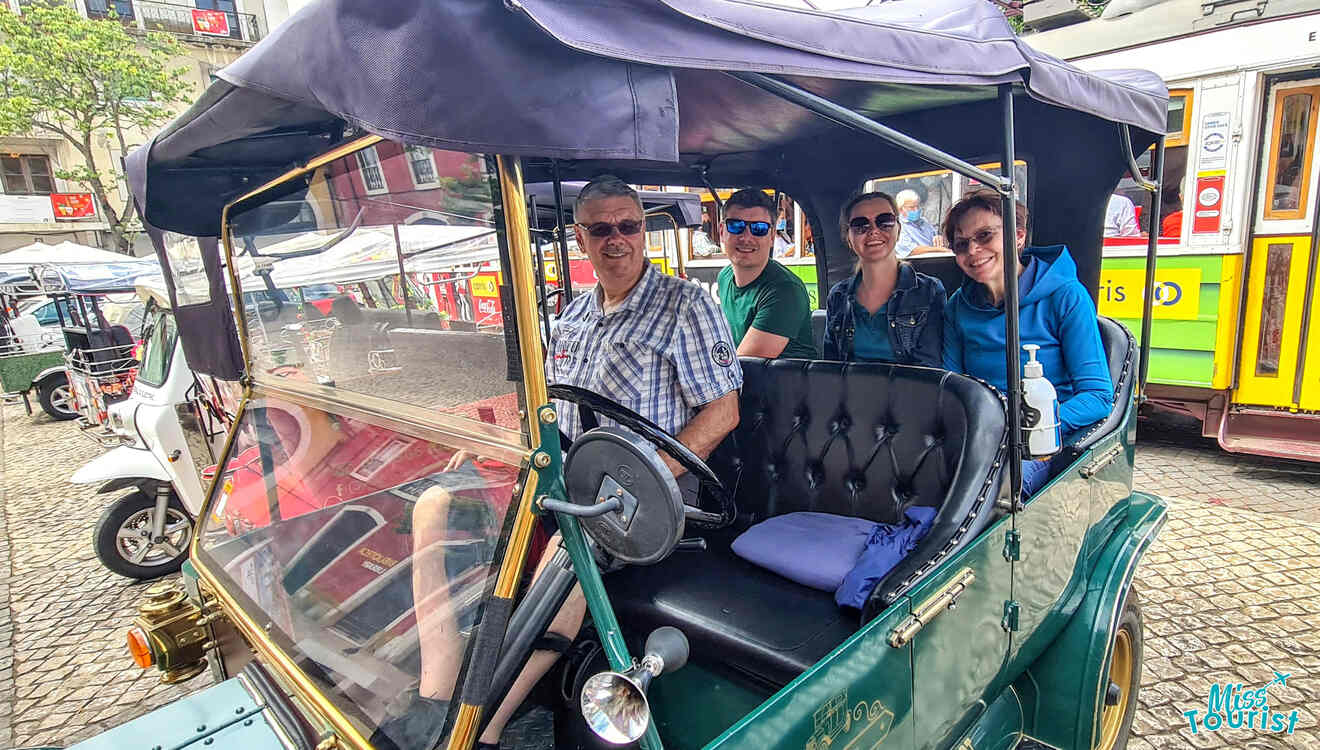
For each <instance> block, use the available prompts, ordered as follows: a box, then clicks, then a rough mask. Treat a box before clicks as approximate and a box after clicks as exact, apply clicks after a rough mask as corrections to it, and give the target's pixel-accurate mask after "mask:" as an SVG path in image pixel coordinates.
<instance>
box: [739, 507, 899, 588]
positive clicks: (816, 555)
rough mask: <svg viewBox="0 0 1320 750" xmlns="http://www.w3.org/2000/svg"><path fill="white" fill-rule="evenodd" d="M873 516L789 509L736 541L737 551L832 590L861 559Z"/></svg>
mask: <svg viewBox="0 0 1320 750" xmlns="http://www.w3.org/2000/svg"><path fill="white" fill-rule="evenodd" d="M875 527H876V524H875V522H874V521H868V520H866V519H864V518H850V517H848V516H836V515H834V514H833V513H809V512H801V513H785V514H784V515H782V516H774V517H773V518H767V519H766V520H764V521H762V522H760V523H758V524H756V525H755V526H753V527H751V528H750V529H748V530H746V531H744V532H743V533H742V534H739V535H738V538H737V539H735V540H733V553H734V554H735V555H737V556H739V557H741V558H742V559H744V560H746V561H747V562H750V563H752V564H754V565H759V566H760V567H762V568H765V569H766V570H769V571H772V572H774V573H778V574H779V575H781V576H783V577H785V578H787V579H788V580H790V581H793V582H794V583H800V584H802V585H803V586H809V587H811V588H813V589H819V590H820V591H830V592H833V591H834V590H835V589H837V588H839V584H840V583H841V582H842V581H843V577H844V576H846V575H848V571H850V570H852V569H853V566H854V565H856V564H857V558H859V557H861V555H862V550H864V549H866V542H867V540H869V539H870V538H871V532H872V531H874V530H875Z"/></svg>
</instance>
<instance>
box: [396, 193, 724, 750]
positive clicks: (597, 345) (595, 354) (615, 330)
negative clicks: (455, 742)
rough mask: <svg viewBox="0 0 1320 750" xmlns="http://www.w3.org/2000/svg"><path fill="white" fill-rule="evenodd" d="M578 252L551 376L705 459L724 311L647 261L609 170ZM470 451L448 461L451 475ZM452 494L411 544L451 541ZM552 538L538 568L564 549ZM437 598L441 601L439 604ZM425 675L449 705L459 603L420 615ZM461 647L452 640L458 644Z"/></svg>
mask: <svg viewBox="0 0 1320 750" xmlns="http://www.w3.org/2000/svg"><path fill="white" fill-rule="evenodd" d="M573 215H574V220H575V222H576V225H575V226H574V232H575V233H576V235H577V242H578V247H580V248H582V249H583V250H584V251H585V252H586V254H587V257H588V259H589V260H590V262H591V266H592V268H593V269H594V270H595V272H596V278H597V282H598V283H597V284H596V288H595V290H594V291H593V292H592V293H590V294H583V295H578V296H576V297H574V298H573V301H572V302H570V303H569V304H568V306H567V307H566V308H564V312H563V314H561V315H560V316H559V318H558V319H557V320H556V321H555V327H554V328H553V329H552V331H551V336H550V343H549V347H548V350H547V353H546V362H545V372H546V381H547V382H549V383H559V384H566V385H575V386H579V387H581V388H585V389H587V390H589V391H593V392H595V393H597V394H599V395H602V396H604V397H606V398H608V399H610V400H612V401H615V402H617V403H619V404H621V405H622V406H625V407H627V408H629V409H631V410H633V411H635V412H637V413H638V414H640V415H642V416H643V417H646V418H647V419H650V420H651V421H652V422H655V423H656V424H657V425H659V426H660V427H661V428H662V429H664V430H666V431H667V432H669V433H670V434H671V435H674V436H675V437H677V438H678V440H679V442H681V443H683V444H684V445H685V446H687V447H688V448H690V449H691V450H692V452H693V453H696V454H697V455H698V456H700V457H702V458H705V457H707V456H709V455H710V453H711V451H712V450H714V449H715V447H716V446H717V445H719V444H720V442H721V441H723V440H724V437H725V436H726V435H728V434H729V432H731V431H732V430H733V428H734V427H736V426H737V425H738V389H739V388H741V387H742V382H743V375H742V368H741V367H740V366H739V364H738V358H737V356H736V355H735V353H734V347H733V336H732V334H731V333H730V332H729V327H728V324H727V323H726V322H725V320H724V316H723V315H722V314H721V312H720V309H719V307H718V306H717V305H716V304H715V301H714V300H713V299H711V297H710V295H709V294H707V293H706V291H705V290H704V289H702V288H701V287H700V286H699V285H697V284H695V283H693V282H690V281H684V280H682V279H679V278H677V277H674V276H668V275H666V274H664V273H663V272H662V271H660V269H658V268H656V267H655V266H654V265H653V264H652V263H650V262H649V261H648V260H647V257H646V241H645V235H644V232H645V229H646V222H645V219H644V217H643V213H642V202H641V198H640V197H639V196H638V194H637V192H636V191H635V190H633V189H632V188H631V187H629V186H628V185H627V184H625V183H624V182H623V181H621V180H619V179H618V178H617V177H613V176H602V177H598V178H597V179H595V180H593V181H591V182H590V183H588V184H587V185H586V186H585V187H583V188H582V190H581V192H580V193H579V194H578V198H577V202H576V204H575V205H574V208H573ZM558 411H559V420H560V428H561V429H562V430H563V432H564V434H565V435H567V436H568V437H569V439H570V440H571V439H576V438H577V437H578V436H579V435H580V434H581V433H582V423H581V419H580V417H579V415H578V412H577V408H576V407H575V406H573V405H571V404H562V403H561V404H558ZM660 458H661V459H662V460H663V461H664V462H665V465H666V466H668V467H669V470H670V471H672V472H673V474H674V476H675V478H676V479H677V482H678V486H679V489H680V490H681V491H682V493H683V495H684V500H685V502H687V503H689V504H692V505H695V504H696V502H697V492H698V484H697V480H696V477H694V476H692V475H691V474H688V473H687V472H686V470H685V469H683V468H682V467H681V466H679V464H678V463H677V462H676V461H675V460H674V459H673V458H672V457H670V456H669V455H667V454H664V453H661V454H660ZM463 460H464V458H463V457H461V456H460V457H458V458H456V459H454V460H451V461H450V465H449V467H448V468H449V469H450V470H452V469H454V468H456V467H457V465H458V464H460V463H462V461H463ZM451 501H452V495H451V493H449V492H447V491H445V490H443V489H441V488H439V487H434V488H431V489H429V490H427V491H426V492H425V493H423V495H422V496H421V497H420V498H419V499H418V504H417V508H416V509H415V510H414V514H413V519H414V529H415V538H414V543H413V544H414V548H416V549H424V548H425V547H426V546H427V545H429V544H433V543H435V542H436V541H437V540H443V539H444V538H445V530H446V526H447V523H448V517H449V506H450V503H451ZM557 539H558V537H557V535H556V537H555V538H553V539H551V541H550V543H549V545H548V546H547V547H546V548H545V552H544V554H543V555H542V556H541V559H540V562H539V564H538V566H537V572H538V573H539V572H540V570H541V569H542V568H543V567H544V566H545V565H546V564H547V563H548V562H549V560H550V559H551V557H552V556H553V554H554V552H555V550H556V549H557V548H558V546H559V544H558V541H557ZM444 577H445V572H444V566H443V564H441V565H437V566H432V568H431V569H430V570H429V572H428V573H427V574H426V575H425V576H421V575H419V574H415V575H414V592H415V593H414V596H415V600H416V601H419V602H420V601H423V600H424V599H426V598H427V597H433V596H435V594H434V593H433V592H434V590H435V589H437V588H441V587H444V586H445V585H446V582H445V578H444ZM432 601H434V600H432ZM585 613H586V600H585V599H584V598H583V595H582V589H581V587H580V586H577V585H575V586H574V588H573V591H572V592H571V593H570V594H569V596H568V599H567V600H566V601H565V602H564V605H563V606H562V607H561V608H560V609H559V612H558V613H557V614H556V616H555V618H554V620H553V621H552V622H551V623H550V626H549V628H548V632H547V635H548V636H549V637H548V638H544V639H543V640H542V641H541V643H540V644H538V645H539V646H546V647H553V648H549V650H544V649H538V650H537V651H536V652H534V653H533V654H532V656H531V657H530V658H529V659H528V662H527V665H526V666H525V667H524V668H523V671H522V673H521V674H519V676H518V678H517V680H516V681H515V683H514V685H513V687H512V688H511V689H510V690H509V692H508V694H507V695H506V696H505V698H504V701H503V702H502V703H501V704H500V706H499V708H498V709H496V712H495V715H494V717H493V718H492V719H491V721H490V724H489V725H488V726H487V728H486V730H485V731H484V732H483V733H482V734H481V737H480V738H479V744H478V747H496V746H498V743H499V738H500V734H501V733H502V732H503V730H504V726H505V724H506V723H507V722H508V721H509V719H510V718H511V717H512V715H513V712H514V711H515V710H516V709H517V708H518V706H519V704H521V703H522V701H523V699H524V698H526V696H527V695H528V693H529V692H530V691H531V689H532V687H533V686H535V684H536V683H537V681H538V680H540V679H541V677H542V676H543V675H544V674H545V673H546V672H547V671H549V669H550V667H551V666H553V665H554V663H555V661H556V660H557V659H558V658H559V654H560V653H561V652H562V651H563V650H564V649H566V648H567V646H568V645H569V643H571V641H572V639H573V638H574V637H575V636H576V635H577V632H578V629H579V628H580V627H581V626H582V619H583V616H584V614H585ZM418 614H419V625H420V627H419V632H420V638H421V652H422V674H421V685H420V687H419V693H420V694H421V696H422V697H423V698H428V699H431V700H441V701H443V700H448V699H449V697H450V696H451V694H452V691H453V687H454V681H455V679H456V676H457V674H458V671H459V668H460V666H461V663H460V662H461V659H462V645H461V644H459V643H458V641H459V639H457V638H455V637H454V632H455V631H456V627H457V626H456V624H455V622H454V620H455V616H454V612H453V611H452V608H450V607H440V606H435V607H431V608H429V611H428V612H425V613H423V612H419V613H418ZM456 644H457V647H456Z"/></svg>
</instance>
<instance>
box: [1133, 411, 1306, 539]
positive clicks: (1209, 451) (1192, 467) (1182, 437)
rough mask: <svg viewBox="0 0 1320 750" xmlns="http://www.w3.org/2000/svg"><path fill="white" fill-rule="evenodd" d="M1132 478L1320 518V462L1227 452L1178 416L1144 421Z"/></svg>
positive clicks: (1152, 486)
mask: <svg viewBox="0 0 1320 750" xmlns="http://www.w3.org/2000/svg"><path fill="white" fill-rule="evenodd" d="M1133 484H1134V486H1136V487H1137V488H1139V489H1146V490H1148V491H1150V492H1154V493H1156V494H1159V495H1162V496H1169V497H1177V498H1180V499H1183V500H1199V501H1201V502H1204V503H1209V504H1211V505H1226V506H1230V507H1234V508H1247V509H1250V510H1254V511H1258V512H1261V513H1271V514H1280V515H1284V516H1287V517H1289V518H1296V519H1300V520H1303V521H1310V522H1312V523H1320V464H1313V463H1306V462H1303V461H1286V460H1282V459H1277V458H1264V457H1260V456H1248V455H1243V454H1238V453H1228V452H1226V451H1223V450H1221V449H1220V448H1219V445H1218V443H1216V442H1215V440H1214V438H1203V437H1201V436H1200V428H1199V426H1198V425H1197V423H1196V422H1195V421H1193V420H1190V419H1187V418H1183V417H1179V416H1173V415H1156V416H1154V417H1152V418H1151V419H1148V420H1143V421H1142V422H1140V423H1139V426H1138V428H1137V471H1136V474H1135V476H1134V477H1133Z"/></svg>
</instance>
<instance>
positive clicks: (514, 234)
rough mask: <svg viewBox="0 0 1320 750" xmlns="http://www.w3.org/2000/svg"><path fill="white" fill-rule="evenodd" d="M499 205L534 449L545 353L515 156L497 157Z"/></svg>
mask: <svg viewBox="0 0 1320 750" xmlns="http://www.w3.org/2000/svg"><path fill="white" fill-rule="evenodd" d="M495 161H496V165H497V167H498V169H499V173H500V202H501V203H502V204H503V206H504V232H505V236H506V237H507V242H508V243H509V265H510V266H511V267H510V268H509V278H510V281H512V282H513V299H514V310H515V311H516V312H517V317H518V347H519V350H520V353H521V354H522V370H523V390H524V394H525V395H526V397H527V415H526V420H527V431H528V434H530V435H531V439H532V448H533V449H535V448H537V447H539V446H540V444H541V440H540V434H541V432H540V427H539V425H538V424H537V415H536V410H537V409H538V408H540V406H541V405H542V404H544V403H546V401H547V400H548V398H547V396H546V390H545V369H544V367H543V365H544V362H545V354H544V353H542V351H541V332H540V330H539V322H540V321H539V320H538V319H537V309H536V277H535V275H534V274H533V272H532V243H531V227H530V226H529V225H528V223H527V196H526V194H525V193H524V191H523V177H522V163H521V162H520V161H518V159H517V158H516V157H511V156H497V157H495Z"/></svg>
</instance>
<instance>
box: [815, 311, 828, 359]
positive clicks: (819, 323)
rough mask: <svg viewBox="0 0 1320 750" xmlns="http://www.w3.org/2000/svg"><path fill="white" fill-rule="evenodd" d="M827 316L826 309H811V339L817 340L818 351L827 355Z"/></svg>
mask: <svg viewBox="0 0 1320 750" xmlns="http://www.w3.org/2000/svg"><path fill="white" fill-rule="evenodd" d="M826 320H827V318H826V317H825V311H824V310H812V311H811V339H812V341H815V342H816V353H817V354H819V355H820V356H822V357H824V356H825V321H826Z"/></svg>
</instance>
